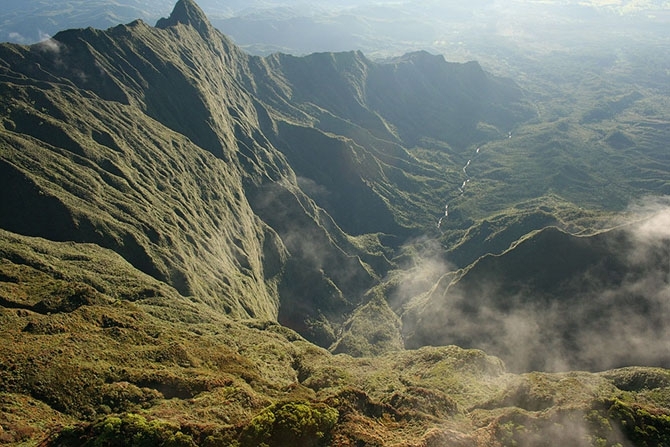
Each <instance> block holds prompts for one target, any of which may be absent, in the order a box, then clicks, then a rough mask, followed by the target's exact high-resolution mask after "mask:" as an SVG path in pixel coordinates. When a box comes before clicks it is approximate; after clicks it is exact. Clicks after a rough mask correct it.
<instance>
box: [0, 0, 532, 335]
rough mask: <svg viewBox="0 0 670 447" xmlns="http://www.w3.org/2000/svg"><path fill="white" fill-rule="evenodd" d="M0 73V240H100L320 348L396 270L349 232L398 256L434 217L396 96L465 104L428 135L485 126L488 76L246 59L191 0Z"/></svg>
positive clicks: (45, 50) (61, 37)
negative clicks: (451, 127) (154, 19)
mask: <svg viewBox="0 0 670 447" xmlns="http://www.w3.org/2000/svg"><path fill="white" fill-rule="evenodd" d="M424 59H426V60H428V62H425V61H424ZM0 61H1V62H0V66H1V72H0V76H1V80H2V85H1V88H2V90H3V94H2V124H3V127H2V129H3V130H2V132H1V135H0V138H2V140H3V145H2V164H1V169H2V173H3V176H2V182H3V189H2V194H3V197H2V198H3V200H2V205H0V206H1V207H2V213H1V217H0V219H1V222H0V224H1V225H2V227H3V228H5V229H7V230H10V231H14V232H17V233H21V234H26V235H31V236H40V237H45V238H48V239H51V240H56V241H67V240H72V241H77V242H93V243H97V244H99V245H101V246H103V247H106V248H110V249H112V250H114V251H116V252H118V253H120V254H121V255H122V256H124V257H125V258H126V259H127V260H128V261H129V262H131V263H132V264H133V265H135V266H136V267H137V268H139V269H140V270H142V271H144V272H145V273H148V274H150V275H152V276H153V277H155V278H156V279H159V280H161V281H165V282H167V283H168V284H170V285H173V286H174V287H176V288H177V290H179V292H180V293H181V294H183V295H185V296H192V297H193V299H195V300H198V301H203V302H205V303H207V304H208V305H210V306H211V307H213V308H215V309H218V310H221V311H224V312H226V313H227V314H230V315H233V316H237V317H257V318H265V319H273V320H274V319H277V318H279V319H280V321H282V322H285V323H286V324H288V325H290V326H291V327H294V328H297V329H299V330H300V331H301V332H302V333H303V334H305V335H306V336H308V337H309V338H311V339H313V340H315V341H318V342H319V343H320V344H322V345H324V346H328V345H330V344H331V343H333V342H334V341H335V340H336V335H335V334H336V332H337V330H338V329H337V328H338V326H339V324H341V323H343V322H344V320H345V319H346V315H348V314H349V313H351V312H352V311H353V310H354V309H356V308H357V307H358V306H359V305H361V304H363V303H364V302H366V298H364V296H365V293H366V291H367V290H368V289H369V288H370V287H372V286H373V285H374V284H375V282H376V281H377V280H378V279H379V278H380V277H382V276H384V275H385V274H386V272H387V271H388V269H389V268H391V263H390V262H389V261H388V259H387V255H388V254H389V253H390V252H389V250H388V249H386V248H383V247H382V245H381V243H380V240H381V238H380V237H365V238H364V239H360V238H359V239H357V238H353V237H352V236H350V235H355V236H358V235H365V234H375V233H384V234H386V235H388V236H385V237H384V240H386V241H389V240H391V239H389V237H391V238H395V240H396V242H395V243H396V244H397V243H399V242H400V241H402V240H403V239H405V238H406V237H408V236H410V235H412V233H413V231H414V230H413V229H416V228H418V227H420V226H421V219H432V217H430V216H427V215H424V216H423V217H419V219H417V216H421V215H422V214H425V213H421V212H418V213H416V212H412V211H411V210H412V209H415V210H421V207H422V206H427V205H426V202H427V200H428V198H427V197H425V196H424V195H423V193H422V189H423V188H424V184H423V179H424V178H426V177H436V178H439V175H436V167H435V166H433V165H431V164H428V163H425V162H421V161H419V160H417V159H416V158H415V157H413V156H412V155H411V154H410V153H409V152H408V151H407V149H405V148H404V146H407V145H412V144H416V142H417V141H418V137H417V129H414V130H412V129H409V128H408V127H407V126H408V124H406V122H408V121H407V120H408V116H411V115H413V114H414V113H415V112H414V110H413V109H414V108H415V107H418V104H409V103H407V102H406V101H405V99H407V98H405V99H403V98H401V97H399V96H398V92H399V91H408V92H410V93H411V94H410V93H408V95H409V96H411V97H412V98H414V100H415V101H418V102H420V101H421V98H424V97H426V98H427V97H431V98H433V97H434V94H435V93H436V92H438V93H440V95H441V96H440V95H438V96H437V97H434V101H436V102H440V103H441V102H445V103H450V104H451V105H449V106H448V107H447V108H446V109H445V108H438V109H437V110H436V113H435V116H433V117H432V118H433V119H434V120H433V121H430V122H424V123H423V124H425V125H426V126H427V128H428V129H433V130H435V129H442V124H443V123H445V122H448V121H449V120H451V118H454V117H456V116H458V117H460V118H459V120H460V121H459V122H461V124H462V123H463V122H465V121H467V122H468V123H470V124H472V125H475V124H476V123H477V122H479V121H481V120H482V119H484V118H485V117H484V115H481V116H480V115H478V114H476V113H468V114H465V115H463V113H462V112H463V110H460V109H459V107H460V106H459V105H458V103H456V102H454V101H453V95H454V93H453V92H455V91H457V90H459V89H462V88H463V86H462V84H463V83H465V82H471V81H466V79H474V78H473V77H472V76H470V74H467V73H465V74H461V73H459V72H458V71H459V70H458V68H456V66H452V65H450V64H446V63H445V62H444V61H443V60H441V59H440V60H436V59H432V58H430V57H428V56H421V55H415V56H412V57H408V58H407V59H406V60H399V61H396V62H395V63H394V64H391V65H380V64H376V63H373V62H371V61H369V60H367V59H366V58H365V57H364V56H363V55H362V54H360V53H342V54H317V55H312V56H309V57H306V58H294V57H290V56H285V55H274V56H270V57H268V58H256V57H251V56H248V55H246V54H244V53H243V52H241V51H240V50H239V49H237V48H236V47H235V46H234V45H233V44H232V43H231V42H230V41H229V40H228V39H227V38H226V37H225V36H223V35H222V34H221V33H219V32H218V31H217V30H215V29H214V28H213V27H212V26H211V24H210V23H209V21H208V20H207V18H206V17H205V16H204V14H203V13H202V11H201V10H200V9H199V8H198V6H197V5H196V4H195V3H194V2H192V1H189V0H186V1H179V2H178V3H177V5H176V6H175V8H174V11H173V12H172V14H171V15H170V17H168V18H166V19H162V20H160V21H159V22H158V24H157V26H156V27H151V26H149V25H147V24H145V23H143V22H141V21H136V22H133V23H131V24H129V25H122V26H117V27H115V28H111V29H109V30H106V31H100V30H94V29H90V28H89V29H83V30H71V31H64V32H61V33H59V34H58V35H56V36H55V37H54V38H53V39H50V40H48V41H45V42H42V43H40V44H36V45H33V46H30V47H22V46H14V45H4V46H2V48H1V49H0ZM422 61H423V62H422ZM417 64H418V65H422V66H423V65H426V64H427V65H426V67H424V68H431V67H433V68H432V69H430V70H428V74H427V76H428V77H427V78H425V79H423V80H421V79H414V76H415V75H417V74H418V73H421V72H422V71H421V70H419V69H416V68H411V67H415V66H416V65H417ZM412 70H413V71H412ZM464 70H465V71H471V68H469V67H465V66H464ZM475 71H477V70H475ZM478 78H480V79H479V80H477V81H476V82H480V83H482V82H483V83H484V84H487V85H489V87H490V88H491V89H495V88H496V85H498V84H496V82H497V81H494V80H491V79H488V78H487V77H486V76H485V75H484V74H483V73H481V74H480V75H479V76H478ZM472 82H474V81H472ZM415 83H418V84H421V85H422V86H423V87H422V88H420V89H417V88H416V87H412V86H413V85H414V84H415ZM476 87H477V88H479V87H481V85H478V86H476ZM468 88H470V87H468ZM443 92H446V93H443ZM449 92H451V93H449ZM517 93H518V92H517ZM501 94H503V95H504V93H501ZM462 95H463V97H465V95H467V92H465V91H464V92H463V93H462ZM512 96H514V95H512ZM512 96H510V98H512ZM498 99H499V98H498ZM519 99H520V96H519V95H516V96H514V98H513V100H511V101H510V102H509V104H510V107H517V106H515V105H513V103H514V101H517V100H519ZM474 101H475V102H477V103H478V105H476V106H473V107H474V109H477V110H479V109H481V108H483V103H481V101H483V98H482V97H478V98H475V100H474ZM484 102H486V101H484ZM480 103H481V104H480ZM408 104H409V106H408ZM438 112H439V113H438ZM443 112H444V113H443ZM446 112H449V113H446ZM445 113H446V115H445ZM521 115H523V114H521ZM521 115H520V116H521ZM464 116H465V117H464ZM421 120H422V121H426V120H428V116H424V117H421ZM494 121H495V120H494ZM498 124H501V123H498ZM503 124H504V125H507V123H502V124H501V125H503ZM459 125H460V124H459ZM441 132H442V131H441ZM426 135H427V136H429V137H435V138H437V137H445V136H446V133H444V132H442V133H435V132H433V131H430V132H428V133H427V134H426ZM468 141H471V140H468ZM468 141H465V140H463V141H459V142H458V144H466V143H467V142H468ZM454 144H456V142H455V143H454ZM391 185H393V186H391ZM407 210H410V211H409V212H408V211H407ZM362 241H364V242H362Z"/></svg>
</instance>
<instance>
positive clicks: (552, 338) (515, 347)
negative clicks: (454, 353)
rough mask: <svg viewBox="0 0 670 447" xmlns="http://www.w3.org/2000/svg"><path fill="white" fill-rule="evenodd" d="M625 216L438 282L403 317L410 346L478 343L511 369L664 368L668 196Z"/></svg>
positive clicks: (669, 331) (668, 362)
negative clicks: (601, 228) (592, 232)
mask: <svg viewBox="0 0 670 447" xmlns="http://www.w3.org/2000/svg"><path fill="white" fill-rule="evenodd" d="M627 222H628V223H627V224H626V225H621V226H618V228H617V229H615V230H612V231H611V232H608V233H607V234H606V235H605V234H602V235H599V236H596V237H593V238H573V239H572V240H570V241H569V243H568V245H566V246H560V245H547V246H545V247H544V248H543V249H539V248H533V246H532V245H528V246H526V247H524V249H525V250H526V251H525V252H523V253H524V256H526V258H524V257H522V256H517V257H514V256H502V257H498V258H495V257H493V258H489V259H488V260H486V261H485V263H484V264H482V265H479V266H476V267H475V268H473V269H472V270H471V271H470V272H468V273H465V275H464V277H463V278H462V279H461V280H460V281H457V282H455V283H453V284H451V285H449V286H448V285H447V284H442V285H441V286H439V287H437V288H436V289H435V290H434V291H433V292H431V293H430V294H429V295H428V296H427V297H426V298H425V299H424V301H425V302H424V303H422V304H421V305H420V306H417V307H416V308H414V309H409V311H408V313H407V314H406V315H405V317H404V323H405V328H404V331H405V335H406V336H407V341H408V345H409V347H416V346H420V345H423V344H457V345H461V346H464V347H471V348H479V349H483V350H484V351H486V352H487V353H489V354H493V355H497V356H499V357H501V358H502V359H503V360H504V361H505V363H506V364H507V366H508V369H510V370H512V371H517V372H521V371H529V370H545V371H564V370H573V369H587V370H604V369H610V368H614V367H620V366H626V365H650V366H662V367H670V325H668V323H667V322H668V321H670V201H668V200H666V199H654V200H646V201H644V202H643V203H641V204H639V205H636V206H635V207H631V212H630V213H629V214H628V219H627ZM535 242H536V241H528V244H533V243H535ZM564 247H567V248H564ZM518 248H519V247H517V248H516V249H515V250H517V249H518ZM547 249H549V250H550V251H546V250H547ZM563 249H565V252H562V251H563ZM543 250H545V251H543ZM543 257H544V259H542V258H543ZM552 269H553V270H552ZM430 271H431V268H429V269H428V272H430ZM427 274H430V273H427ZM399 290H400V291H402V290H403V289H402V288H399Z"/></svg>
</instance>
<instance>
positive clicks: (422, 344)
mask: <svg viewBox="0 0 670 447" xmlns="http://www.w3.org/2000/svg"><path fill="white" fill-rule="evenodd" d="M598 85H600V87H602V88H603V89H604V88H605V87H607V90H605V91H607V93H608V95H607V98H599V97H598V95H595V94H594V95H593V96H588V95H586V96H584V97H581V98H580V102H579V103H578V107H576V110H574V111H571V112H570V113H568V111H567V105H566V104H565V103H562V102H561V100H558V99H556V100H554V99H552V100H549V99H547V98H546V97H543V96H542V95H541V94H540V93H537V92H538V91H540V90H541V89H540V87H541V84H539V83H538V84H534V85H533V86H534V87H535V90H534V89H528V88H525V89H524V88H521V87H520V86H519V85H517V84H515V83H514V82H512V81H511V80H509V79H504V78H500V77H496V76H493V75H491V74H489V73H487V72H485V71H484V70H483V69H482V68H481V67H480V66H479V64H477V63H474V62H472V63H467V64H455V63H449V62H446V61H445V60H444V59H443V58H442V57H439V56H433V55H430V54H428V53H425V52H417V53H411V54H408V55H406V56H403V57H399V58H395V59H392V60H388V61H386V62H384V63H379V62H374V61H371V60H370V59H368V58H366V57H365V55H363V54H362V53H360V52H348V53H337V54H333V53H318V54H313V55H310V56H306V57H294V56H289V55H282V54H275V55H271V56H268V57H264V58H260V57H254V56H249V55H247V54H245V53H244V52H242V51H241V50H240V49H238V48H237V47H236V46H235V45H234V44H232V43H231V42H230V41H229V40H228V39H227V38H226V37H225V36H223V35H222V34H221V33H220V32H219V31H217V30H216V29H214V28H213V27H212V26H211V24H210V23H209V21H208V20H207V18H206V17H205V16H204V14H203V13H202V11H201V10H200V9H199V8H198V6H197V5H195V3H193V2H192V1H191V0H180V1H179V2H178V3H177V5H176V6H175V9H174V11H173V13H172V15H171V16H170V17H169V18H166V19H161V20H160V21H159V22H158V24H157V25H156V26H155V27H154V26H150V25H147V24H146V23H143V22H141V21H136V22H133V23H130V24H128V25H121V26H117V27H114V28H110V29H108V30H105V31H102V30H96V29H92V28H88V29H81V30H70V31H64V32H61V33H59V34H57V35H56V36H55V37H54V38H53V39H50V40H47V41H44V42H41V43H39V44H36V45H32V46H20V45H10V44H3V45H1V46H0V124H1V125H0V444H6V445H26V446H28V445H41V446H80V445H84V446H118V445H133V446H150V445H151V446H154V445H163V446H228V445H230V446H259V445H267V446H284V445H286V446H319V445H338V446H381V445H397V446H426V447H428V446H471V445H481V446H508V445H519V446H530V445H533V446H535V445H556V444H557V443H560V444H564V445H575V446H582V445H583V446H617V445H620V446H638V445H648V446H651V445H659V446H660V445H668V443H670V440H669V438H668V437H669V436H670V372H668V370H666V369H663V368H664V367H670V355H669V354H668V352H667V346H668V343H667V342H670V339H668V336H667V329H666V323H665V322H666V321H667V319H666V317H669V316H670V312H669V307H668V304H667V303H668V297H667V291H668V290H670V288H669V287H668V275H667V266H668V265H670V264H668V259H669V253H670V249H669V248H668V234H667V230H664V228H667V225H666V223H667V221H666V220H664V216H665V215H664V214H663V213H662V212H661V213H660V214H659V210H663V209H664V208H665V206H666V202H665V201H664V200H663V199H662V198H661V197H662V196H663V195H664V194H667V192H668V185H667V172H668V165H667V162H668V161H667V156H666V155H665V154H666V152H667V151H666V149H667V145H666V144H667V136H668V135H667V131H668V129H669V127H668V122H667V118H664V116H666V115H665V113H666V112H667V110H668V109H667V104H666V103H664V102H663V100H662V98H663V96H660V98H661V99H659V100H656V96H655V94H656V93H657V91H656V90H654V89H657V88H658V87H654V86H653V85H652V84H650V83H648V82H647V83H645V82H641V83H640V85H639V86H637V87H635V88H633V87H630V88H626V89H623V90H622V89H621V88H620V84H616V83H615V85H610V86H603V85H602V84H598ZM589 88H590V87H589V86H588V85H587V86H586V87H584V89H585V90H588V89H589ZM596 99H597V101H596ZM645 195H654V196H657V197H656V199H654V200H648V201H647V205H648V207H647V209H646V210H645V211H644V212H632V211H631V212H629V213H627V214H626V213H622V211H623V210H624V209H625V207H626V205H627V204H628V203H629V202H630V201H632V200H635V199H639V198H640V197H643V196H645ZM446 205H449V207H448V208H446ZM652 205H653V206H652ZM445 208H446V210H445ZM445 211H448V212H445ZM441 217H444V218H443V219H442V221H440V225H439V226H438V220H439V219H440V218H441ZM575 315H577V317H575ZM624 323H625V324H624ZM632 323H635V324H632ZM586 341H589V343H587V342H586ZM408 348H412V349H408ZM482 348H484V349H482ZM532 370H539V371H545V372H529V371H532ZM571 370H579V371H591V372H570V371H571ZM602 371H604V372H602Z"/></svg>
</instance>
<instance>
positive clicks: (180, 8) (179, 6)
mask: <svg viewBox="0 0 670 447" xmlns="http://www.w3.org/2000/svg"><path fill="white" fill-rule="evenodd" d="M180 23H181V24H183V25H189V26H192V27H193V28H195V29H197V30H198V31H200V32H209V31H211V29H212V25H211V23H210V22H209V19H208V18H207V16H206V15H205V13H204V12H203V11H202V9H200V7H199V6H198V5H197V4H196V3H195V2H194V1H193V0H179V1H178V2H177V3H176V4H175V6H174V9H173V10H172V13H170V17H168V18H161V19H159V20H158V22H157V23H156V27H157V28H168V27H171V26H176V25H177V24H180Z"/></svg>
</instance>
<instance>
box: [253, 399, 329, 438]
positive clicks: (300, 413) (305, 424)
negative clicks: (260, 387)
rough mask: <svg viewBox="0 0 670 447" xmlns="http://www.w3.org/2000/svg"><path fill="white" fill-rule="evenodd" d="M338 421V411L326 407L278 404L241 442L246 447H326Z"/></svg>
mask: <svg viewBox="0 0 670 447" xmlns="http://www.w3.org/2000/svg"><path fill="white" fill-rule="evenodd" d="M338 417H339V413H338V411H337V410H336V409H334V408H331V407H329V406H328V405H325V404H314V403H306V402H305V403H301V402H288V403H281V404H274V405H272V406H271V407H269V408H266V409H265V410H263V412H262V413H260V414H259V415H258V416H256V417H255V418H254V419H253V420H252V421H251V423H250V424H249V425H248V426H247V427H246V428H245V429H244V431H243V432H242V437H241V442H242V445H243V446H260V445H267V446H283V445H291V446H296V447H312V446H319V445H325V443H326V442H327V440H328V437H329V433H330V431H331V430H332V428H333V427H334V426H335V423H336V422H337V418H338Z"/></svg>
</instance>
